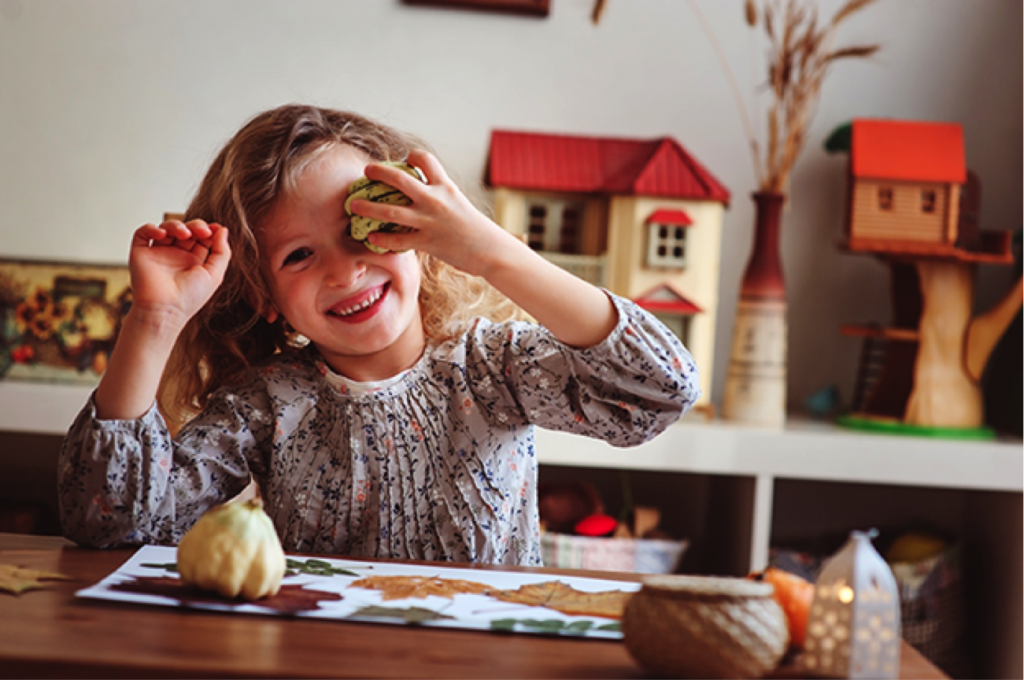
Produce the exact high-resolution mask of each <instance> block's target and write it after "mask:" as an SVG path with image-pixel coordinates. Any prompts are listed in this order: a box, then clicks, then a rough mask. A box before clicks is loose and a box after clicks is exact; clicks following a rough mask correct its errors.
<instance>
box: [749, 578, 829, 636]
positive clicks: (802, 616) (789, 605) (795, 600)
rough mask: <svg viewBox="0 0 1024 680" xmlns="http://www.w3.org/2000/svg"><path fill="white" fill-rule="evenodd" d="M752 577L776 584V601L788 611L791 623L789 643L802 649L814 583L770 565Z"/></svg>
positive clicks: (788, 619) (788, 618)
mask: <svg viewBox="0 0 1024 680" xmlns="http://www.w3.org/2000/svg"><path fill="white" fill-rule="evenodd" d="M750 577H751V578H753V579H756V580H758V581H767V582H768V583H771V584H772V586H774V588H775V601H776V602H778V603H779V606H781V607H782V611H784V612H785V613H786V621H787V622H788V624H789V644H790V646H791V647H798V648H801V649H802V648H803V646H804V640H805V639H806V638H807V617H808V616H809V615H810V613H811V603H812V602H814V584H813V583H811V582H810V581H808V580H807V579H805V578H801V577H800V576H797V575H796V574H791V573H790V572H788V571H785V570H783V569H779V568H777V567H768V568H767V569H765V570H764V571H762V572H759V573H756V574H751V576H750Z"/></svg>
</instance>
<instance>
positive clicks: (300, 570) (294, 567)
mask: <svg viewBox="0 0 1024 680" xmlns="http://www.w3.org/2000/svg"><path fill="white" fill-rule="evenodd" d="M285 564H286V566H287V567H288V570H289V571H287V572H286V573H285V576H295V575H296V574H309V575H310V576H359V574H357V573H356V572H354V571H349V570H348V569H342V568H340V567H335V566H333V565H332V564H331V563H330V562H326V561H324V560H318V559H315V558H310V559H308V560H306V561H305V562H302V561H300V560H293V559H292V558H290V557H288V558H285Z"/></svg>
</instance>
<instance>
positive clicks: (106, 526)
mask: <svg viewBox="0 0 1024 680" xmlns="http://www.w3.org/2000/svg"><path fill="white" fill-rule="evenodd" d="M260 397H261V392H260V391H259V390H255V389H254V390H251V391H250V393H248V394H241V393H240V394H234V395H232V394H229V393H226V392H223V393H217V394H215V395H214V396H213V397H212V398H211V400H210V405H209V407H208V408H207V409H206V410H205V411H204V412H203V413H202V414H200V415H199V416H197V417H196V418H195V419H194V420H193V421H191V422H189V423H188V424H187V425H186V426H185V427H183V428H182V430H181V431H180V432H179V433H178V437H177V439H173V438H172V437H171V436H170V433H169V431H168V429H167V425H166V422H165V421H164V419H163V417H162V416H161V414H160V412H159V411H158V410H157V409H156V407H155V406H154V407H153V408H151V409H150V410H149V411H148V412H147V413H146V414H145V415H143V416H142V417H141V418H139V419H138V420H100V419H98V418H97V417H96V407H95V404H94V402H93V399H92V398H90V400H89V402H88V403H87V404H86V406H85V407H84V408H83V409H82V411H81V413H80V414H79V415H78V418H77V419H76V420H75V422H74V423H73V424H72V426H71V428H70V429H69V430H68V433H67V435H66V436H65V438H64V442H63V445H62V447H61V452H60V458H59V461H58V468H57V491H58V502H59V508H60V517H61V524H62V528H63V533H64V535H65V536H66V537H67V538H69V539H71V540H73V541H75V542H76V543H78V544H80V545H83V546H88V547H96V548H112V547H117V546H124V545H138V544H141V543H157V544H169V545H170V544H176V543H177V542H178V541H179V540H180V539H181V537H182V536H183V535H184V533H185V532H186V531H188V529H189V528H191V526H192V525H193V524H194V523H195V522H196V520H198V519H199V517H200V516H201V515H202V514H203V513H204V512H205V511H206V510H207V509H209V508H210V507H212V506H213V505H215V504H217V503H221V502H224V501H226V500H228V499H230V498H232V497H233V496H235V495H237V494H238V493H240V492H241V491H242V490H243V489H244V488H245V486H246V485H247V484H248V482H249V480H250V475H251V474H255V475H257V476H259V474H260V473H261V472H262V469H261V468H262V467H263V460H264V458H263V456H262V455H261V454H260V450H261V447H262V445H263V444H262V442H263V440H264V439H265V438H266V436H267V430H268V429H271V428H269V427H267V425H268V409H266V408H260V402H261V401H262V402H263V403H265V402H266V395H265V393H263V395H262V399H261V398H260Z"/></svg>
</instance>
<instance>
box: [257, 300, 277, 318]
mask: <svg viewBox="0 0 1024 680" xmlns="http://www.w3.org/2000/svg"><path fill="white" fill-rule="evenodd" d="M260 316H262V317H263V318H264V319H266V320H267V323H274V322H275V321H277V317H278V316H280V314H278V311H277V308H276V307H274V305H273V304H270V303H268V304H267V306H266V307H264V308H263V312H262V313H261V314H260Z"/></svg>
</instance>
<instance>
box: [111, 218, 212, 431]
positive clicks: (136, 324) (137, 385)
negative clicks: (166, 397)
mask: <svg viewBox="0 0 1024 680" xmlns="http://www.w3.org/2000/svg"><path fill="white" fill-rule="evenodd" d="M227 236H228V234H227V230H226V229H224V228H223V227H221V226H219V225H217V224H212V225H211V224H207V223H206V222H203V221H202V220H192V221H190V222H188V223H184V222H179V221H176V220H173V221H168V222H164V223H163V224H161V225H160V226H156V225H154V224H147V225H144V226H142V227H139V229H137V230H136V232H135V234H134V236H133V237H132V245H131V252H130V255H129V258H128V262H129V271H130V273H131V285H132V307H131V309H130V310H129V312H128V314H127V315H126V316H125V318H124V323H123V324H122V327H121V332H120V334H119V335H118V338H117V344H116V345H115V347H114V352H113V354H112V355H111V357H110V363H109V364H108V365H107V369H106V371H104V373H103V377H102V378H101V379H100V384H99V387H97V388H96V394H95V405H96V417H97V418H100V419H102V420H135V419H137V418H140V417H141V416H142V415H143V414H145V413H146V412H147V411H148V410H149V409H150V407H152V405H153V401H154V400H155V399H156V393H157V389H158V388H159V385H160V377H161V375H162V374H163V371H164V367H165V366H166V364H167V359H168V358H169V357H170V353H171V349H172V348H173V347H174V342H175V341H176V340H177V337H178V334H179V333H180V332H181V329H182V328H184V326H185V323H186V322H187V321H188V320H189V319H190V318H191V317H192V316H193V315H194V314H195V313H196V312H197V311H199V309H200V308H201V307H202V306H203V304H205V303H206V301H207V300H208V299H209V298H210V296H211V295H213V292H214V291H215V290H216V289H217V286H219V285H220V282H221V281H222V280H223V278H224V271H225V269H226V268H227V263H228V261H229V260H230V258H231V250H230V248H229V247H228V238H227Z"/></svg>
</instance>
